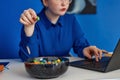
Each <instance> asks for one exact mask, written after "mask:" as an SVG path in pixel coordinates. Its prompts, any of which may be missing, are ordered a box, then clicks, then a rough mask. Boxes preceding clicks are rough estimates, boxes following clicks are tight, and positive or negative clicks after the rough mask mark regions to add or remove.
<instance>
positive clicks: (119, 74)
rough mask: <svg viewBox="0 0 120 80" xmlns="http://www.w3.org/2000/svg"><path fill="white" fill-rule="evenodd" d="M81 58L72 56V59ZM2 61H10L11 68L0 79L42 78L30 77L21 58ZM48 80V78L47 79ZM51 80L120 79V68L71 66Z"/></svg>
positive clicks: (9, 66)
mask: <svg viewBox="0 0 120 80" xmlns="http://www.w3.org/2000/svg"><path fill="white" fill-rule="evenodd" d="M78 59H80V58H73V57H71V58H70V61H73V60H78ZM0 61H9V62H10V63H9V64H8V66H7V67H8V68H9V69H5V70H4V71H3V72H0V80H40V79H36V78H33V77H30V76H29V74H28V73H27V72H26V71H25V68H24V63H23V62H21V61H20V60H19V59H8V60H6V59H5V60H4V59H0ZM46 80H47V79H46ZM49 80H120V69H119V70H115V71H112V72H108V73H101V72H95V71H91V70H86V69H81V68H75V67H71V66H69V68H68V70H67V72H66V73H64V74H63V75H61V76H59V77H58V78H53V79H49Z"/></svg>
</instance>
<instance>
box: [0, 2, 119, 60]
mask: <svg viewBox="0 0 120 80" xmlns="http://www.w3.org/2000/svg"><path fill="white" fill-rule="evenodd" d="M119 5H120V0H97V14H95V15H76V17H77V19H78V21H79V23H80V25H81V27H82V29H83V30H84V32H85V36H86V37H87V39H88V40H89V42H90V43H91V44H92V45H97V46H98V47H99V48H102V49H106V50H108V51H113V50H114V48H115V45H116V43H117V40H118V39H119V37H120V11H119V10H120V7H119ZM28 8H33V9H34V10H35V11H36V12H39V11H40V10H41V8H42V6H41V3H40V0H1V2H0V10H1V11H0V58H18V57H19V56H18V50H19V41H20V29H21V24H20V23H19V17H20V14H21V13H22V12H23V10H24V9H28Z"/></svg>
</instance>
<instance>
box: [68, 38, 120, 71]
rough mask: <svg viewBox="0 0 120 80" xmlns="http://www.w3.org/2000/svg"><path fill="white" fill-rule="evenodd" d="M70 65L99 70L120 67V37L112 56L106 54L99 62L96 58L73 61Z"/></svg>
mask: <svg viewBox="0 0 120 80" xmlns="http://www.w3.org/2000/svg"><path fill="white" fill-rule="evenodd" d="M70 66H73V67H78V68H84V69H88V70H94V71H99V72H110V71H113V70H117V69H120V39H119V40H118V43H117V45H116V47H115V49H114V51H113V54H112V56H111V57H107V56H106V57H105V56H104V57H102V59H101V60H99V62H96V61H95V59H84V60H78V61H73V62H70Z"/></svg>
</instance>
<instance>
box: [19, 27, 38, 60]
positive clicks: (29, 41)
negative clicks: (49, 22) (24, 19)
mask: <svg viewBox="0 0 120 80" xmlns="http://www.w3.org/2000/svg"><path fill="white" fill-rule="evenodd" d="M38 49H39V48H38V40H37V31H36V28H35V30H34V33H33V35H32V36H31V37H27V36H26V34H25V32H24V26H23V28H22V30H21V41H20V44H19V56H20V58H21V59H22V61H26V60H27V59H28V58H31V57H37V56H39V53H38V51H39V50H38Z"/></svg>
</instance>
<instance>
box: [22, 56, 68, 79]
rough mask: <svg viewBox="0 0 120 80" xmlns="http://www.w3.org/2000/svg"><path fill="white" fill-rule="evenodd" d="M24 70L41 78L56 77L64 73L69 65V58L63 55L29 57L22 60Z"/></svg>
mask: <svg viewBox="0 0 120 80" xmlns="http://www.w3.org/2000/svg"><path fill="white" fill-rule="evenodd" d="M24 64H25V69H26V71H27V72H28V73H29V74H30V75H31V76H33V77H36V78H41V79H50V78H56V77H59V76H60V75H62V74H64V73H65V72H66V71H67V69H68V66H69V59H68V58H64V57H37V58H29V59H28V60H27V61H25V62H24Z"/></svg>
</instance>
